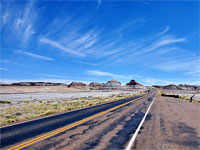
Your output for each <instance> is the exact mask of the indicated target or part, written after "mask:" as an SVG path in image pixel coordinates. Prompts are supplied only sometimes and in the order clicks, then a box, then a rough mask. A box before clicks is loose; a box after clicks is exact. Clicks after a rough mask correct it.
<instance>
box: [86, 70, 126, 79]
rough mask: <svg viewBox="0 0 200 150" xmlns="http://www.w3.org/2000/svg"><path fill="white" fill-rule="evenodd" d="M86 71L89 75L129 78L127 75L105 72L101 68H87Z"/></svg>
mask: <svg viewBox="0 0 200 150" xmlns="http://www.w3.org/2000/svg"><path fill="white" fill-rule="evenodd" d="M86 73H87V74H88V75H95V76H107V77H113V78H127V76H124V75H118V74H113V73H110V72H103V71H99V70H86Z"/></svg>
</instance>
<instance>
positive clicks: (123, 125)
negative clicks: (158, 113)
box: [1, 92, 155, 150]
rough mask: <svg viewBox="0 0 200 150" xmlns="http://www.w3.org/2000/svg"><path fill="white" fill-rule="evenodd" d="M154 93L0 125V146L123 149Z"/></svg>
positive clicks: (18, 147) (14, 147)
mask: <svg viewBox="0 0 200 150" xmlns="http://www.w3.org/2000/svg"><path fill="white" fill-rule="evenodd" d="M154 95H155V92H154V93H151V94H149V95H145V96H144V95H141V96H136V97H133V98H128V99H122V100H118V101H115V102H111V103H107V104H103V105H99V106H94V107H91V108H86V109H82V110H78V111H72V112H68V113H64V114H60V115H56V116H52V117H47V118H45V119H39V120H34V121H30V122H25V123H22V124H18V125H14V126H8V127H5V128H1V148H2V149H9V148H10V149H22V148H23V149H68V150H69V149H123V148H124V147H125V146H126V144H127V142H128V141H129V139H130V138H131V135H132V133H133V132H134V130H135V129H136V128H137V126H138V124H139V123H140V121H141V119H142V118H143V116H144V113H145V112H146V110H147V108H148V106H149V105H150V103H151V101H152V99H153V97H154ZM147 119H148V118H147Z"/></svg>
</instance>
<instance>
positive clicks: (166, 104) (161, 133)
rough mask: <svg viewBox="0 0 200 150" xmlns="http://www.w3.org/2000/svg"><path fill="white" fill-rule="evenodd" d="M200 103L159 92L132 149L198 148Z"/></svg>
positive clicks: (199, 140) (199, 143)
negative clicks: (162, 94) (162, 95)
mask: <svg viewBox="0 0 200 150" xmlns="http://www.w3.org/2000/svg"><path fill="white" fill-rule="evenodd" d="M199 114H200V104H198V103H189V102H187V101H185V100H181V99H176V98H169V97H161V96H158V97H157V98H156V101H155V102H154V105H153V106H152V108H151V110H150V112H149V115H148V117H147V120H146V121H145V123H144V125H143V129H142V130H141V131H140V134H139V135H138V136H137V139H136V142H135V145H134V149H184V150H191V149H199V148H200V129H199V126H200V119H199Z"/></svg>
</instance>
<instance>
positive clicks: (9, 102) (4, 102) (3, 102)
mask: <svg viewBox="0 0 200 150" xmlns="http://www.w3.org/2000/svg"><path fill="white" fill-rule="evenodd" d="M0 104H12V102H11V101H0Z"/></svg>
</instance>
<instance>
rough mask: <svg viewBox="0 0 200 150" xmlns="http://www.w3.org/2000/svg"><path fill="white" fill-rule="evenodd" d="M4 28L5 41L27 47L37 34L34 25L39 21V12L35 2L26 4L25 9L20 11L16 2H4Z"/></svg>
mask: <svg viewBox="0 0 200 150" xmlns="http://www.w3.org/2000/svg"><path fill="white" fill-rule="evenodd" d="M3 6H4V7H3V11H2V17H1V18H2V25H3V26H2V27H3V30H4V32H2V36H4V37H5V38H6V40H5V41H7V42H9V43H10V41H14V42H16V41H17V42H18V43H19V44H21V46H26V45H27V44H28V42H29V39H30V38H31V37H32V36H33V35H34V34H35V33H36V31H35V28H34V25H35V22H36V19H37V10H36V8H35V6H34V1H31V2H28V1H27V2H26V3H25V7H23V8H20V10H18V8H19V7H18V6H19V5H18V4H17V2H15V1H9V2H8V3H5V2H3Z"/></svg>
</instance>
